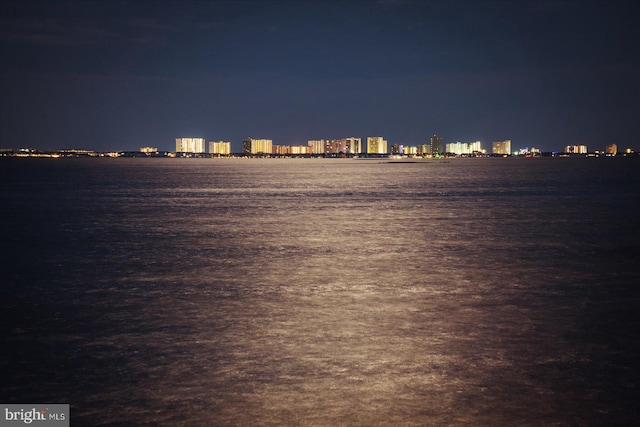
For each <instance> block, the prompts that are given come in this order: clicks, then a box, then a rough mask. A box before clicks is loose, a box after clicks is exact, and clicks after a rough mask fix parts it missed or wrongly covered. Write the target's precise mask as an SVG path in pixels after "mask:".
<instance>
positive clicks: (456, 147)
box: [0, 135, 638, 158]
mask: <svg viewBox="0 0 640 427" xmlns="http://www.w3.org/2000/svg"><path fill="white" fill-rule="evenodd" d="M175 142H176V145H175V146H176V149H175V151H161V150H158V148H156V147H140V150H139V151H108V152H98V151H92V150H84V149H63V150H53V151H47V150H36V149H31V148H17V149H16V148H0V157H54V158H55V157H84V156H86V157H345V158H346V157H356V158H358V157H374V158H375V157H394V158H403V157H411V158H440V157H510V156H525V157H538V156H545V157H555V156H558V157H568V156H617V155H621V156H629V155H638V153H635V152H634V151H633V150H632V149H630V148H626V149H624V150H622V151H618V146H617V145H616V144H606V145H604V146H603V147H602V148H601V149H598V150H595V151H589V150H588V149H587V146H586V145H567V146H565V147H564V150H563V151H561V152H541V151H540V149H538V148H535V147H523V148H519V149H517V150H512V144H511V140H509V139H507V140H504V141H494V142H492V143H491V151H490V152H489V151H488V150H487V149H485V148H483V146H482V143H481V142H480V141H473V142H459V141H458V142H452V143H447V144H445V143H444V142H443V138H442V137H441V136H438V135H433V136H432V137H431V138H429V143H428V144H421V145H402V144H391V145H389V143H388V141H387V140H386V139H384V137H382V136H369V137H367V138H366V140H365V141H363V138H359V137H348V138H342V139H318V140H309V141H308V142H307V145H276V144H274V143H273V140H271V139H256V138H247V139H245V140H244V141H242V151H241V152H239V153H234V152H232V150H231V142H230V141H210V142H209V144H208V150H207V144H206V142H205V138H201V137H195V138H194V137H181V138H176V140H175Z"/></svg>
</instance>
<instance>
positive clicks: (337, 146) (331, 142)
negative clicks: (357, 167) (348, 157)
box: [324, 139, 347, 154]
mask: <svg viewBox="0 0 640 427" xmlns="http://www.w3.org/2000/svg"><path fill="white" fill-rule="evenodd" d="M324 152H325V154H339V153H346V152H347V140H346V139H328V140H326V141H325V143H324Z"/></svg>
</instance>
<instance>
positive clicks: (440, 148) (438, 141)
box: [429, 134, 444, 154]
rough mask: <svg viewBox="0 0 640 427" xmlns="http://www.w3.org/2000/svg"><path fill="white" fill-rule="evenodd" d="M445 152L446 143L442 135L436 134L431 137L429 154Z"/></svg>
mask: <svg viewBox="0 0 640 427" xmlns="http://www.w3.org/2000/svg"><path fill="white" fill-rule="evenodd" d="M442 153H444V145H443V143H442V137H441V136H438V135H436V134H434V135H433V136H432V137H431V138H430V139H429V154H442Z"/></svg>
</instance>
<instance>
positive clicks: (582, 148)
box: [564, 145, 587, 154]
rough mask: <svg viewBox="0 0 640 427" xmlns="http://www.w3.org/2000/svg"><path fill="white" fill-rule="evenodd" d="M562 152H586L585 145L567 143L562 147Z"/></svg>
mask: <svg viewBox="0 0 640 427" xmlns="http://www.w3.org/2000/svg"><path fill="white" fill-rule="evenodd" d="M564 152H565V153H567V154H587V146H586V145H567V146H566V147H564Z"/></svg>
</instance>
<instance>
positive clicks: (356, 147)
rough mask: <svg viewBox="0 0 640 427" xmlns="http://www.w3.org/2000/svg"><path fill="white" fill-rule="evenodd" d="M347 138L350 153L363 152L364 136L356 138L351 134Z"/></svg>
mask: <svg viewBox="0 0 640 427" xmlns="http://www.w3.org/2000/svg"><path fill="white" fill-rule="evenodd" d="M345 139H346V141H347V152H348V153H349V154H360V153H362V138H356V137H355V136H351V137H349V138H345Z"/></svg>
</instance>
